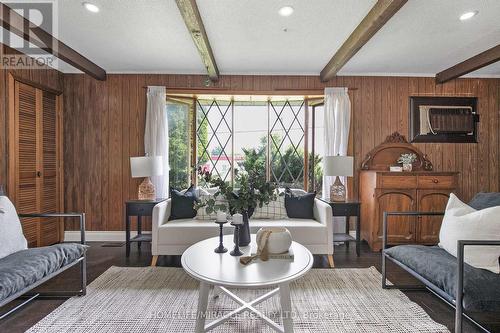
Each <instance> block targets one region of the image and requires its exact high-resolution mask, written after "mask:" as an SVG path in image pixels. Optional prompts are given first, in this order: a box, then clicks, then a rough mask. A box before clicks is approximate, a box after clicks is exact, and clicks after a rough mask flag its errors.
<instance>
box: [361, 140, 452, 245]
mask: <svg viewBox="0 0 500 333" xmlns="http://www.w3.org/2000/svg"><path fill="white" fill-rule="evenodd" d="M403 153H414V154H415V155H416V156H417V160H416V161H415V162H414V163H413V171H411V172H390V171H389V167H390V165H394V164H396V161H397V159H398V158H399V156H400V155H401V154H403ZM457 177H458V173H457V172H434V171H433V167H432V163H431V162H430V161H429V160H428V159H427V156H426V155H423V154H422V152H421V151H420V150H419V149H418V148H417V147H415V146H413V145H411V144H409V143H408V142H407V141H406V138H405V137H404V136H402V135H400V134H399V133H394V134H392V135H390V136H388V137H387V139H386V141H385V142H384V143H382V144H380V145H379V146H377V147H375V148H374V149H373V150H372V151H371V152H370V153H368V154H367V156H366V157H365V160H364V161H363V163H362V165H361V171H360V183H359V196H360V200H361V203H362V204H361V220H362V221H363V223H362V225H361V237H362V238H363V239H364V240H366V241H367V242H368V244H369V245H370V248H371V249H372V251H380V249H381V248H382V217H383V213H384V211H387V212H389V211H390V212H395V211H422V212H424V211H425V212H433V211H444V209H445V207H446V203H447V201H448V197H449V194H450V193H451V192H455V191H456V189H457ZM441 220H442V217H441V216H421V217H416V216H391V217H390V218H389V219H388V242H389V244H408V243H415V244H436V243H437V242H438V241H439V229H440V227H441Z"/></svg>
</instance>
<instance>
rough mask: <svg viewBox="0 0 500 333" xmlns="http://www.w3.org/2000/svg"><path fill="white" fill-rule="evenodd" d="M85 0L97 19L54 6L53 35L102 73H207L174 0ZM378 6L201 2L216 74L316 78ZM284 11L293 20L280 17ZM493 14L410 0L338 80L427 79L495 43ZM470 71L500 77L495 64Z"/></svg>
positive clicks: (366, 0) (498, 39)
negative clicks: (289, 9)
mask: <svg viewBox="0 0 500 333" xmlns="http://www.w3.org/2000/svg"><path fill="white" fill-rule="evenodd" d="M91 1H92V2H93V3H95V4H97V5H98V6H99V7H100V9H101V11H100V12H99V13H98V14H93V13H90V12H88V11H86V10H85V9H84V8H83V7H82V5H81V3H82V0H59V1H58V3H59V38H60V39H61V40H62V41H63V42H65V43H67V44H68V45H69V46H71V47H73V48H74V49H76V50H77V51H79V52H80V53H82V54H83V55H85V56H87V57H88V58H89V59H90V60H92V61H94V62H95V63H96V64H98V65H99V66H101V67H103V68H104V69H105V70H106V71H107V72H108V73H186V74H190V73H198V74H205V71H204V68H203V65H202V62H201V60H200V57H199V55H198V52H197V50H196V48H195V46H194V44H193V41H192V39H191V37H190V35H189V33H188V31H187V28H186V26H185V25H184V22H183V21H182V17H181V15H180V13H179V10H178V8H177V5H176V4H175V1H174V0H91ZM375 2H376V0H197V3H198V6H199V9H200V13H201V16H202V19H203V21H204V24H205V28H206V30H207V34H208V37H209V39H210V42H211V45H212V48H213V51H214V55H215V59H216V61H217V65H218V67H219V70H220V72H221V73H222V74H312V75H318V74H319V72H320V71H321V69H322V68H323V67H324V66H325V64H326V63H327V62H328V61H329V59H330V58H331V57H332V55H333V54H334V53H335V51H336V50H337V49H338V48H339V47H340V46H341V45H342V43H343V42H344V41H345V39H346V38H347V37H348V36H349V34H350V33H351V32H352V31H353V30H354V28H355V27H356V26H357V25H358V23H359V22H360V21H361V19H362V18H363V17H364V16H365V15H366V14H367V13H368V11H369V10H370V8H371V7H372V6H373V4H374V3H375ZM283 5H291V6H293V7H294V8H295V12H294V14H293V15H292V16H290V17H281V16H279V15H278V13H277V12H278V9H279V8H280V7H282V6H283ZM469 10H479V14H478V15H477V16H476V17H474V18H472V19H471V20H469V21H466V22H461V21H459V20H458V17H459V16H460V14H462V13H463V12H465V11H469ZM499 17H500V0H409V1H408V2H407V3H406V5H404V6H403V8H402V9H401V10H400V11H399V12H398V13H396V15H395V16H394V17H393V18H392V19H391V20H390V21H389V22H388V23H387V24H386V25H385V26H384V27H383V28H382V29H381V30H380V31H379V32H378V33H377V34H376V35H375V36H374V37H373V38H372V39H371V40H370V41H369V42H368V43H367V44H366V45H365V46H364V47H363V48H362V49H361V50H360V51H359V52H358V53H357V54H356V55H355V56H354V57H353V58H352V59H351V60H350V61H349V62H348V63H347V64H346V65H345V67H344V68H343V69H342V70H341V71H340V73H339V74H340V75H425V76H427V75H429V76H433V75H435V74H436V73H437V72H439V71H441V70H443V69H446V68H448V67H450V66H452V65H454V64H456V63H458V62H460V61H463V60H465V59H467V58H469V57H471V56H473V55H475V54H477V53H479V52H481V51H484V50H486V49H488V48H490V47H492V46H494V45H497V44H499V43H500V19H499ZM283 29H286V30H287V31H286V32H285V31H283ZM61 69H62V70H63V71H64V72H75V71H76V70H75V69H73V68H72V67H71V66H69V65H66V64H62V65H61ZM473 75H482V76H494V75H500V63H496V64H493V65H490V66H488V67H485V68H483V69H481V70H479V71H477V72H475V73H473Z"/></svg>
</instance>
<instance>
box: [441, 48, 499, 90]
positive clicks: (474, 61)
mask: <svg viewBox="0 0 500 333" xmlns="http://www.w3.org/2000/svg"><path fill="white" fill-rule="evenodd" d="M497 61H500V44H499V45H497V46H494V47H492V48H491V49H489V50H486V51H484V52H481V53H479V54H478V55H475V56H473V57H471V58H469V59H467V60H465V61H462V62H461V63H459V64H456V65H455V66H453V67H450V68H448V69H445V70H444V71H442V72H439V73H437V74H436V83H445V82H448V81H450V80H453V79H456V78H457V77H460V76H462V75H465V74H467V73H470V72H474V71H475V70H478V69H479V68H483V67H486V66H488V65H491V64H493V63H495V62H497Z"/></svg>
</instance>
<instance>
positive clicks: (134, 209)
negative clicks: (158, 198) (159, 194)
mask: <svg viewBox="0 0 500 333" xmlns="http://www.w3.org/2000/svg"><path fill="white" fill-rule="evenodd" d="M155 205H156V203H155V202H152V203H127V215H132V216H151V215H152V213H153V208H154V206H155Z"/></svg>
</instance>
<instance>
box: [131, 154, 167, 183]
mask: <svg viewBox="0 0 500 333" xmlns="http://www.w3.org/2000/svg"><path fill="white" fill-rule="evenodd" d="M130 170H131V171H132V178H141V177H151V176H161V175H162V174H163V157H162V156H141V157H131V158H130Z"/></svg>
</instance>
